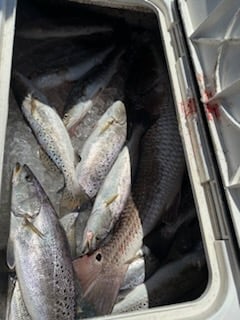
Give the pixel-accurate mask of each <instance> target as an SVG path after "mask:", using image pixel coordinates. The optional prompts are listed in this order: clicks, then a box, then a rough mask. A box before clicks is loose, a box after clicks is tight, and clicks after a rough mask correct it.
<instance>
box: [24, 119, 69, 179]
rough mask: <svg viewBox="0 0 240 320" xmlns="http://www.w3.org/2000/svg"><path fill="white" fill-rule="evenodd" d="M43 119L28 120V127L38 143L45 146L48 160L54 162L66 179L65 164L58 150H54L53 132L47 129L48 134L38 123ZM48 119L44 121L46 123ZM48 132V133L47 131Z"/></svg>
mask: <svg viewBox="0 0 240 320" xmlns="http://www.w3.org/2000/svg"><path fill="white" fill-rule="evenodd" d="M42 120H44V119H40V118H36V120H30V121H29V122H30V125H31V126H32V127H34V129H35V132H36V135H37V137H38V139H39V142H40V144H41V145H43V146H47V151H48V154H49V156H50V158H51V159H52V160H53V161H54V163H55V164H56V165H57V167H58V168H59V169H60V170H62V172H63V174H64V176H65V177H66V175H67V173H68V170H67V168H66V166H65V162H64V161H63V158H62V157H61V156H59V154H58V153H59V150H57V149H56V148H55V146H56V141H55V139H53V135H54V130H50V128H48V132H50V133H52V134H50V133H48V132H47V130H45V128H44V125H41V124H40V123H41V122H42ZM48 120H49V119H46V123H47V121H48ZM49 130H50V131H49Z"/></svg>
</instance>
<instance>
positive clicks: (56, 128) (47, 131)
mask: <svg viewBox="0 0 240 320" xmlns="http://www.w3.org/2000/svg"><path fill="white" fill-rule="evenodd" d="M13 87H14V93H15V96H16V99H17V101H18V102H19V104H20V105H21V110H22V112H23V114H24V116H25V118H26V119H27V121H28V123H29V124H30V126H31V128H32V130H33V132H34V134H35V136H36V138H37V140H38V142H39V143H40V145H41V146H42V148H43V149H44V151H45V152H46V153H47V154H48V156H49V158H50V159H51V160H52V161H53V162H54V163H55V165H56V166H57V167H58V168H59V169H60V170H61V171H62V173H63V175H64V179H65V190H64V193H63V198H62V203H61V207H63V208H65V207H66V208H67V209H71V208H72V209H73V208H74V207H76V206H78V204H79V203H80V201H81V196H82V195H83V194H84V193H83V192H82V191H81V190H80V187H79V185H78V183H77V181H76V177H75V163H76V162H77V159H76V155H75V152H74V150H73V147H72V143H71V140H70V137H69V134H68V132H67V130H66V128H65V126H64V124H63V123H62V120H61V118H60V117H59V115H58V114H57V112H56V111H55V110H54V109H53V108H51V107H50V106H49V105H48V103H47V101H46V98H45V97H44V96H43V95H41V93H40V92H38V91H37V90H36V89H35V88H34V87H33V86H32V85H31V82H30V81H29V80H28V79H26V78H25V77H24V76H22V75H21V74H19V73H16V74H15V76H14V79H13Z"/></svg>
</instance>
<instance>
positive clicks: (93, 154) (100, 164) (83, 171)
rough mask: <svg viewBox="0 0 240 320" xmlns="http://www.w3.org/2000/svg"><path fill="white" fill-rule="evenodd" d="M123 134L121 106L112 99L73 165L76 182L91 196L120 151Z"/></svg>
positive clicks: (123, 119)
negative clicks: (112, 101) (75, 165)
mask: <svg viewBox="0 0 240 320" xmlns="http://www.w3.org/2000/svg"><path fill="white" fill-rule="evenodd" d="M126 134H127V119H126V110H125V106H124V104H123V103H122V102H121V101H116V102H115V103H114V104H113V105H112V106H111V107H110V108H109V109H108V110H107V111H106V112H105V113H104V115H103V116H102V117H101V118H100V120H99V121H98V123H97V125H96V127H95V130H94V131H93V132H92V134H91V135H90V136H89V137H88V139H87V140H86V142H85V143H84V146H83V149H82V151H81V154H80V157H81V161H80V162H79V164H78V165H77V167H76V176H77V181H78V183H79V185H80V187H81V188H82V189H83V190H84V192H85V193H86V194H87V195H88V196H89V198H93V197H94V196H95V195H96V194H97V192H98V190H99V188H100V186H101V184H102V183H103V181H104V179H105V177H106V175H107V173H108V172H109V170H110V168H111V166H112V164H113V162H114V161H115V159H116V157H117V156H118V153H119V151H120V150H121V148H122V146H123V144H124V142H125V140H126Z"/></svg>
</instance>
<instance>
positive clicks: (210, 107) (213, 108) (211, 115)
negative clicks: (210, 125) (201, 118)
mask: <svg viewBox="0 0 240 320" xmlns="http://www.w3.org/2000/svg"><path fill="white" fill-rule="evenodd" d="M212 97H213V93H212V91H210V90H205V92H204V101H206V103H205V106H206V114H207V118H208V120H213V119H219V118H220V111H219V105H218V103H216V102H212V103H211V102H207V101H208V100H209V99H211V98H212Z"/></svg>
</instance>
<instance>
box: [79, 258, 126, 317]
mask: <svg viewBox="0 0 240 320" xmlns="http://www.w3.org/2000/svg"><path fill="white" fill-rule="evenodd" d="M93 256H94V258H95V256H96V257H97V255H96V254H93V255H91V256H87V255H85V256H83V257H81V258H78V259H75V260H74V261H73V266H74V269H75V272H76V275H77V278H78V280H79V283H80V286H81V288H82V293H83V295H82V299H84V300H86V301H87V302H88V303H89V304H90V305H91V306H92V307H93V308H94V309H95V310H96V313H97V315H98V316H100V315H106V314H110V313H111V311H112V309H113V306H114V303H115V301H116V299H117V295H118V292H119V289H120V286H121V284H122V281H123V279H124V276H125V273H126V271H127V268H128V265H127V264H123V265H121V266H118V267H116V266H113V265H109V266H104V272H103V270H102V269H101V271H99V272H98V270H93V269H92V268H91V267H89V265H88V262H87V259H91V258H92V257H93ZM95 271H96V272H95Z"/></svg>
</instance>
